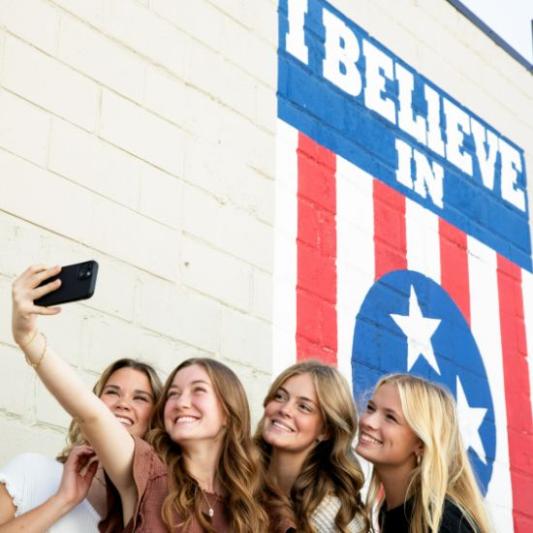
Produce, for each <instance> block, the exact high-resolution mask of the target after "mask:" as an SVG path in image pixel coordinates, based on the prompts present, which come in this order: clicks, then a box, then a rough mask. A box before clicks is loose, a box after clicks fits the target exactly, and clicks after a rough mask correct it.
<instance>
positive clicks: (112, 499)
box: [13, 267, 267, 533]
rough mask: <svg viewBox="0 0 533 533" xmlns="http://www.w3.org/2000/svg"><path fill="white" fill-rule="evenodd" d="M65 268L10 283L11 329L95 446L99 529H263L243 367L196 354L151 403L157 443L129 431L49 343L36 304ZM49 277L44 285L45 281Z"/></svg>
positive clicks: (33, 270)
mask: <svg viewBox="0 0 533 533" xmlns="http://www.w3.org/2000/svg"><path fill="white" fill-rule="evenodd" d="M59 271H60V267H53V268H45V267H30V268H29V269H28V270H26V271H25V272H24V273H23V274H22V275H21V276H19V278H17V280H15V282H14V284H13V337H14V338H15V341H16V342H17V344H18V345H19V346H20V348H21V349H22V350H23V352H24V354H25V356H26V359H27V361H28V363H29V364H30V365H31V366H32V367H33V368H34V369H35V371H36V372H37V374H38V375H39V377H40V379H41V380H42V381H43V383H44V384H45V385H46V386H47V387H48V389H49V390H50V392H51V393H52V394H53V395H54V396H55V397H56V398H57V399H58V400H59V402H60V403H61V404H62V405H63V407H64V408H65V409H66V410H67V411H68V412H69V413H70V414H71V415H72V416H73V417H75V418H76V419H77V420H78V422H79V424H80V429H81V431H82V432H83V434H84V435H85V436H86V437H87V439H88V441H89V442H90V443H91V445H92V446H93V448H94V449H95V451H96V453H97V455H98V458H99V460H100V462H101V464H102V465H103V468H104V470H105V473H106V475H107V477H108V478H109V480H110V481H111V483H112V487H111V486H110V485H108V488H109V489H110V490H109V493H108V502H109V507H108V515H107V517H106V518H105V519H104V520H103V521H102V522H101V523H100V531H104V532H113V533H114V532H117V531H136V532H138V533H142V532H145V533H147V532H150V533H159V532H167V531H169V530H171V531H176V532H187V533H193V532H194V533H197V532H202V531H205V532H209V533H213V532H219V533H225V532H230V531H231V532H232V533H252V532H254V533H255V532H257V533H262V532H265V531H266V530H267V517H266V514H265V512H264V511H263V509H262V508H261V506H260V505H258V504H257V503H256V501H255V499H256V495H257V493H258V490H259V486H260V478H259V464H258V463H256V462H255V461H254V457H253V453H252V441H251V436H250V415H249V409H248V402H247V398H246V395H245V392H244V389H243V387H242V384H241V383H240V381H239V379H238V378H237V376H236V375H235V374H234V373H233V371H231V370H230V369H229V368H228V367H226V366H225V365H223V364H222V363H220V362H217V361H214V360H211V359H191V360H188V361H185V362H183V363H182V364H180V365H179V366H178V367H177V368H176V369H175V370H174V371H173V372H172V373H171V375H170V376H169V378H168V380H167V382H166V384H165V387H164V390H163V393H162V396H161V399H160V401H159V402H158V403H157V405H156V406H155V409H154V431H153V433H152V434H151V435H150V436H149V437H148V438H149V439H150V441H151V442H152V443H153V446H151V445H149V444H148V443H147V442H145V441H143V440H141V439H139V438H138V437H135V436H132V435H130V433H128V432H127V430H126V429H125V428H124V426H123V425H122V424H121V423H120V422H119V421H118V420H117V418H116V417H114V416H111V415H110V412H109V410H108V409H106V408H105V406H103V405H102V403H101V402H100V401H99V400H98V398H97V397H96V396H94V395H92V394H90V393H89V392H88V391H85V390H84V389H83V387H82V386H81V383H80V379H79V378H78V376H77V375H76V373H75V371H74V370H73V369H72V368H71V367H70V366H69V365H67V364H66V363H65V362H64V361H63V360H62V359H61V358H60V357H59V356H58V355H57V354H56V353H54V352H53V350H52V349H51V348H50V347H49V346H48V343H47V340H46V337H45V336H44V335H43V334H42V333H41V332H40V331H39V330H38V329H37V324H36V317H37V315H52V314H56V313H57V312H59V308H45V307H39V306H36V305H35V304H34V303H33V302H34V300H36V299H37V298H39V297H41V296H43V295H44V294H48V293H49V292H51V291H53V290H55V289H57V288H58V287H59V283H58V282H57V281H54V282H49V283H46V280H47V279H48V278H50V277H52V276H55V275H57V274H58V273H59ZM43 282H44V283H45V284H44V285H41V283H43Z"/></svg>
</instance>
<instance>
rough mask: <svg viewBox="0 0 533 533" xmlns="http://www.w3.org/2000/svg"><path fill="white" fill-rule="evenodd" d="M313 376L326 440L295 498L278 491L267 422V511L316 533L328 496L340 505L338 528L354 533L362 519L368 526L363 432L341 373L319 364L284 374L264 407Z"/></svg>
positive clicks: (261, 443)
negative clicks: (360, 453)
mask: <svg viewBox="0 0 533 533" xmlns="http://www.w3.org/2000/svg"><path fill="white" fill-rule="evenodd" d="M300 374H309V375H310V376H311V378H312V380H313V384H314V387H315V391H316V395H317V399H318V406H319V409H320V412H321V414H322V419H323V421H324V433H326V434H327V435H328V438H327V439H326V440H322V441H320V442H319V443H318V444H316V446H315V447H314V448H313V449H312V450H311V452H310V453H309V455H308V456H307V458H306V460H305V462H304V464H303V466H302V469H301V471H300V473H299V475H298V477H297V478H296V481H295V482H294V485H293V487H292V490H291V493H290V497H289V498H288V497H286V496H285V495H284V494H283V493H282V491H281V490H280V488H279V487H278V485H277V483H276V480H275V479H274V478H273V476H272V474H269V472H268V470H269V469H268V467H269V463H270V457H271V454H272V446H271V445H270V444H268V443H267V442H266V441H265V440H264V438H263V425H264V417H263V419H262V420H261V421H260V422H259V425H258V427H257V431H256V434H255V442H256V443H257V445H258V447H259V449H260V451H261V458H262V462H263V467H264V470H265V472H266V474H265V491H264V499H265V505H266V506H267V507H268V508H269V509H270V510H271V513H272V515H273V519H274V520H284V519H289V520H290V521H291V522H292V523H294V524H296V526H297V527H296V529H297V531H298V532H302V533H316V532H315V531H314V528H313V526H312V524H311V516H312V514H313V512H314V511H315V510H316V509H317V507H318V506H319V505H320V503H321V502H322V500H323V499H324V498H325V497H326V496H328V495H334V496H336V497H337V498H338V499H339V500H340V508H339V510H338V512H337V515H336V517H335V525H336V527H337V529H338V531H340V532H341V533H346V532H347V531H348V524H350V522H351V521H352V520H353V519H354V518H356V517H361V518H362V519H363V520H364V522H365V525H366V526H368V520H367V518H366V515H365V513H364V507H363V503H362V501H361V497H360V495H359V493H360V490H361V487H362V486H363V482H364V476H363V473H362V471H361V467H360V465H359V461H358V460H357V457H356V455H355V452H354V448H353V441H354V438H355V434H356V431H357V412H356V409H355V405H354V402H353V399H352V396H351V393H350V388H349V385H348V383H347V381H346V379H345V378H344V377H343V376H342V375H341V374H340V372H339V371H338V370H337V369H336V368H333V367H331V366H328V365H325V364H323V363H320V362H318V361H313V360H310V361H304V362H301V363H297V364H295V365H293V366H291V367H289V368H287V369H286V370H284V371H283V372H282V373H281V374H280V375H279V376H278V377H277V378H276V380H275V381H274V383H272V386H271V387H270V389H269V391H268V394H267V396H266V398H265V401H264V402H263V406H266V405H267V404H268V403H269V402H270V401H272V399H273V398H274V396H275V394H276V393H277V392H278V390H279V388H280V387H281V386H282V385H283V383H285V381H287V380H288V379H289V378H291V377H293V376H298V375H300Z"/></svg>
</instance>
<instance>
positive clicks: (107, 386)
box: [103, 384, 154, 399]
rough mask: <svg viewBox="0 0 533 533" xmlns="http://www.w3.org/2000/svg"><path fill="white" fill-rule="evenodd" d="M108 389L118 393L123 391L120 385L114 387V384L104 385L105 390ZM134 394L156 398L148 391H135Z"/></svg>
mask: <svg viewBox="0 0 533 533" xmlns="http://www.w3.org/2000/svg"><path fill="white" fill-rule="evenodd" d="M106 389H113V390H116V391H120V390H121V389H120V387H119V386H118V385H112V384H109V385H104V388H103V390H106ZM133 393H134V394H146V396H149V397H150V398H152V399H153V398H154V395H153V394H152V393H151V392H148V391H146V390H141V389H135V390H134V391H133Z"/></svg>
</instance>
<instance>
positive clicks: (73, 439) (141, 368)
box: [56, 357, 163, 463]
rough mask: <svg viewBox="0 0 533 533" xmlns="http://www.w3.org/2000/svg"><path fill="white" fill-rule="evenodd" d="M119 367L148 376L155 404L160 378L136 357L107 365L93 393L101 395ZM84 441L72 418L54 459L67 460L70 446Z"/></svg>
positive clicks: (161, 386) (159, 389) (150, 367)
mask: <svg viewBox="0 0 533 533" xmlns="http://www.w3.org/2000/svg"><path fill="white" fill-rule="evenodd" d="M121 368H132V369H133V370H137V371H138V372H142V373H143V374H144V375H145V376H146V377H147V378H148V381H149V382H150V388H151V389H152V395H153V397H154V405H155V403H156V402H157V400H159V396H160V395H161V391H162V389H163V384H162V383H161V379H160V378H159V376H158V375H157V372H156V371H155V369H154V367H153V366H151V365H149V364H148V363H143V362H142V361H137V360H136V359H130V358H129V357H122V358H121V359H117V360H116V361H114V362H113V363H111V364H110V365H109V366H107V367H106V368H105V369H104V371H103V372H102V373H101V374H100V377H99V378H98V381H97V382H96V383H95V384H94V387H93V393H94V394H95V395H96V396H98V397H99V398H100V396H101V395H102V391H103V390H104V387H105V386H106V383H107V381H108V380H109V378H110V377H111V376H112V375H113V374H114V373H115V372H116V371H117V370H120V369H121ZM86 442H87V441H86V440H85V438H84V437H83V434H82V432H81V429H80V425H79V423H78V422H77V421H76V419H74V418H73V419H72V421H71V422H70V425H69V428H68V433H67V445H66V446H65V448H64V449H63V450H62V451H61V453H60V454H59V455H58V456H57V457H56V459H57V460H58V461H59V462H60V463H64V462H65V461H66V460H67V458H68V456H69V454H70V452H71V450H72V448H74V447H75V446H79V445H80V444H85V443H86Z"/></svg>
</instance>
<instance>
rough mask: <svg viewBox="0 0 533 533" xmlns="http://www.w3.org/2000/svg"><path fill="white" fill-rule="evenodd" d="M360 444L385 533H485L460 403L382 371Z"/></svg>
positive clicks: (372, 502)
mask: <svg viewBox="0 0 533 533" xmlns="http://www.w3.org/2000/svg"><path fill="white" fill-rule="evenodd" d="M356 451H357V453H358V454H359V455H361V457H364V458H365V459H366V460H367V461H369V462H371V463H372V464H373V472H372V478H371V481H370V489H369V493H368V508H369V512H371V511H374V510H377V511H378V513H379V531H380V532H381V533H390V532H394V533H404V532H405V533H426V532H427V531H433V532H435V533H452V532H453V533H473V532H476V533H487V532H488V531H490V527H489V523H488V519H487V516H486V513H485V510H484V507H483V501H482V498H481V494H480V492H479V489H478V487H477V484H476V480H475V477H474V473H473V471H472V467H471V466H470V462H469V460H468V457H467V455H466V453H465V450H464V446H463V444H462V441H461V435H460V432H459V425H458V422H457V413H456V409H455V402H454V400H453V398H452V397H451V395H450V394H449V393H448V392H447V391H446V390H444V389H443V388H442V387H440V386H439V385H437V384H435V383H432V382H430V381H427V380H425V379H422V378H418V377H415V376H412V375H408V374H393V375H390V376H385V377H383V378H382V379H381V380H380V381H379V382H378V383H377V385H376V387H375V389H374V393H373V395H372V399H371V400H370V401H369V402H368V405H367V408H366V411H365V412H364V413H363V414H362V415H361V419H360V422H359V442H358V445H357V448H356Z"/></svg>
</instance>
